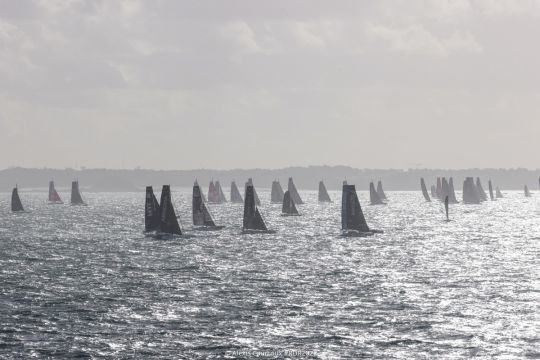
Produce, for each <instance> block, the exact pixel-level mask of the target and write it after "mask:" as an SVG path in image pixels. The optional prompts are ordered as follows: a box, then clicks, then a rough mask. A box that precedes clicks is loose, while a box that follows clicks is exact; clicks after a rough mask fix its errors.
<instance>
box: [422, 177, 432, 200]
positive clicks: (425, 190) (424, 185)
mask: <svg viewBox="0 0 540 360" xmlns="http://www.w3.org/2000/svg"><path fill="white" fill-rule="evenodd" d="M420 187H421V188H422V195H424V199H426V201H431V198H430V197H429V194H428V191H427V187H426V182H425V181H424V178H420Z"/></svg>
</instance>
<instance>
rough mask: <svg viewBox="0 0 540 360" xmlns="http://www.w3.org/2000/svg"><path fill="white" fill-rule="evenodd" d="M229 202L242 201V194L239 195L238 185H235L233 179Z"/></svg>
mask: <svg viewBox="0 0 540 360" xmlns="http://www.w3.org/2000/svg"><path fill="white" fill-rule="evenodd" d="M231 202H232V203H243V202H244V199H242V195H240V191H238V186H236V183H235V182H234V181H233V182H231Z"/></svg>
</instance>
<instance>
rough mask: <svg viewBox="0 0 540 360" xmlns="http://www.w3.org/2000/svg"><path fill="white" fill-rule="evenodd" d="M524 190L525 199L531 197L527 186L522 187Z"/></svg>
mask: <svg viewBox="0 0 540 360" xmlns="http://www.w3.org/2000/svg"><path fill="white" fill-rule="evenodd" d="M524 190H525V197H531V196H532V195H531V193H530V192H529V188H528V187H527V185H525V187H524Z"/></svg>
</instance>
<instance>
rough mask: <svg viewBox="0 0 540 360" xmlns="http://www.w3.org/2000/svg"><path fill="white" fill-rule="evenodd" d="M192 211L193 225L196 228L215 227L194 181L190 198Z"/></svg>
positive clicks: (199, 189)
mask: <svg viewBox="0 0 540 360" xmlns="http://www.w3.org/2000/svg"><path fill="white" fill-rule="evenodd" d="M192 200H193V201H192V205H193V206H192V210H193V225H196V226H214V227H215V226H216V223H215V222H214V219H213V218H212V214H210V211H209V210H208V207H207V206H206V204H205V203H204V199H203V198H202V193H201V188H200V187H199V184H198V183H197V182H196V181H195V184H194V185H193V197H192Z"/></svg>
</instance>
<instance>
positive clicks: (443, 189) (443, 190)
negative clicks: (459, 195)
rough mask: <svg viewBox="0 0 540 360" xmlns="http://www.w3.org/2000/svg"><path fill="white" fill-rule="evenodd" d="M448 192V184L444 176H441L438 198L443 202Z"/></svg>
mask: <svg viewBox="0 0 540 360" xmlns="http://www.w3.org/2000/svg"><path fill="white" fill-rule="evenodd" d="M449 194H450V184H448V181H446V178H445V177H444V176H443V177H442V178H441V194H440V197H439V199H440V200H441V201H442V202H444V201H445V199H446V197H447V196H449Z"/></svg>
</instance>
